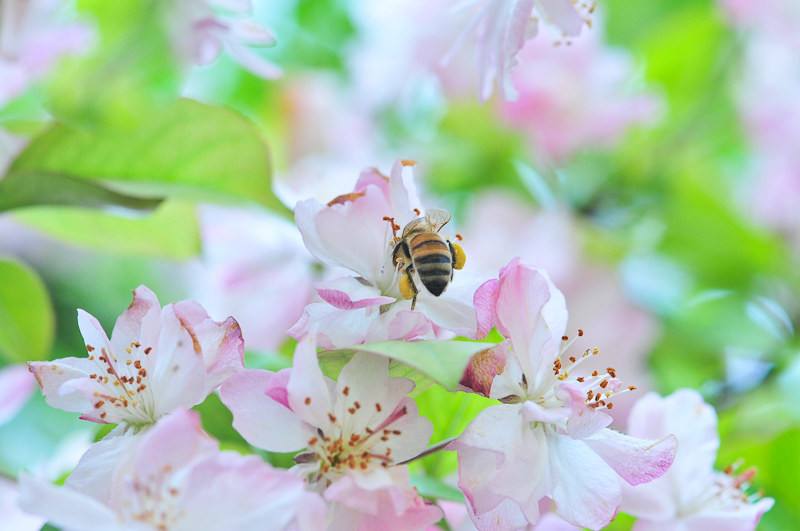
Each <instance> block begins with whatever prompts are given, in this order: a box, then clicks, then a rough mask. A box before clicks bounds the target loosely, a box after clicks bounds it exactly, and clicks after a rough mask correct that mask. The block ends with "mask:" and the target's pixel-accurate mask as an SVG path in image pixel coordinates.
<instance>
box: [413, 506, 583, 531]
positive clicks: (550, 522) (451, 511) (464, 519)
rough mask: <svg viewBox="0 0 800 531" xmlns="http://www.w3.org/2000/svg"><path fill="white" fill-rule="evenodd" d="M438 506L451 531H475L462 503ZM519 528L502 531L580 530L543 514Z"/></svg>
mask: <svg viewBox="0 0 800 531" xmlns="http://www.w3.org/2000/svg"><path fill="white" fill-rule="evenodd" d="M439 506H440V507H441V508H442V510H443V511H444V515H445V516H444V518H445V521H446V522H447V525H448V526H450V529H451V530H452V531H476V530H477V528H476V527H475V524H473V522H472V520H471V519H470V516H469V508H468V507H467V506H466V505H464V504H463V503H458V502H451V501H440V502H439ZM494 523H495V524H506V523H510V522H494ZM519 523H520V527H517V528H514V527H513V524H512V526H509V527H503V530H504V531H580V528H578V527H575V526H574V525H571V524H568V523H567V522H565V521H564V520H563V519H562V518H559V517H558V516H557V515H556V514H555V513H549V512H543V513H542V517H541V518H540V519H539V521H538V522H537V523H536V525H534V526H531V525H529V524H528V522H527V520H525V521H524V522H519ZM435 529H438V528H431V529H430V530H429V531H434V530H435Z"/></svg>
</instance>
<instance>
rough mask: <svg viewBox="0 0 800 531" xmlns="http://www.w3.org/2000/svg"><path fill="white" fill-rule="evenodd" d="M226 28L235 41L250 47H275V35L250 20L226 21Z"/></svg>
mask: <svg viewBox="0 0 800 531" xmlns="http://www.w3.org/2000/svg"><path fill="white" fill-rule="evenodd" d="M225 23H226V24H227V26H228V27H229V28H230V29H231V32H232V33H233V35H234V36H235V37H236V39H237V40H238V41H239V42H241V43H243V44H248V45H250V46H275V43H276V39H275V34H274V33H273V32H272V31H271V30H270V29H269V28H266V27H264V26H262V25H261V24H258V23H256V22H255V21H253V20H251V19H227V20H225Z"/></svg>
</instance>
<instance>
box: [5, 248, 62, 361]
mask: <svg viewBox="0 0 800 531" xmlns="http://www.w3.org/2000/svg"><path fill="white" fill-rule="evenodd" d="M53 333H54V322H53V309H52V307H51V305H50V296H49V295H48V293H47V289H46V288H45V286H44V284H43V283H42V281H41V280H40V279H39V277H38V276H37V275H36V273H35V272H34V271H33V270H32V269H30V268H29V267H27V266H26V265H23V264H21V263H20V262H17V261H14V260H9V259H0V359H5V360H6V361H8V362H15V363H20V362H24V361H26V360H41V359H46V358H47V355H48V354H49V353H50V346H51V344H52V342H53Z"/></svg>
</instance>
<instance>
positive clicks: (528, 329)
mask: <svg viewBox="0 0 800 531" xmlns="http://www.w3.org/2000/svg"><path fill="white" fill-rule="evenodd" d="M475 300H476V306H477V310H478V320H479V323H481V326H484V327H486V326H491V325H494V326H496V327H497V328H498V330H499V331H500V332H501V333H502V334H503V336H504V337H506V338H508V339H507V341H508V343H507V344H506V345H505V346H504V348H503V349H502V350H500V351H499V352H498V355H500V356H502V357H503V365H504V368H503V370H502V372H500V373H499V374H497V375H496V376H495V377H494V380H493V382H492V384H491V388H490V392H489V396H490V397H491V398H495V399H497V400H499V401H500V402H502V403H501V404H500V405H497V406H493V407H490V408H488V409H486V410H484V411H482V412H481V413H480V414H479V415H478V417H477V418H476V419H475V420H474V421H473V422H472V424H470V426H469V427H468V428H467V429H466V431H465V432H464V434H462V435H461V437H459V439H458V440H457V441H456V443H455V444H454V445H455V447H456V449H457V451H458V457H459V465H460V469H459V487H460V488H461V489H462V490H463V491H464V494H465V496H466V498H467V502H468V504H469V508H470V511H471V513H472V515H473V521H474V522H475V524H476V526H477V527H478V528H479V529H493V528H495V527H493V526H495V523H496V522H506V524H503V525H502V526H501V527H503V528H506V527H508V528H525V527H526V526H527V525H529V524H534V523H536V522H537V521H538V520H539V517H540V507H539V504H540V502H541V501H542V500H544V499H548V498H549V499H551V500H552V501H553V503H554V512H555V513H556V514H557V515H558V516H560V517H561V518H563V519H564V520H565V521H567V522H568V523H570V524H573V525H576V526H581V527H589V528H591V529H599V528H601V527H603V526H604V525H606V524H607V523H608V522H609V521H610V520H611V519H612V518H613V516H614V514H615V513H616V511H617V509H618V507H619V505H620V503H621V500H622V484H623V480H624V482H627V483H628V484H630V485H639V484H642V483H647V482H649V481H652V480H653V479H655V478H657V477H660V476H661V475H662V474H664V472H665V471H666V470H667V469H668V468H669V466H670V465H671V463H672V459H673V458H674V455H675V445H676V441H675V438H674V437H671V436H668V435H667V436H664V437H662V438H661V439H659V440H646V439H639V438H634V437H629V436H627V435H623V434H621V433H618V432H616V431H614V430H611V429H608V428H607V426H608V425H609V424H610V423H611V420H612V419H611V417H610V416H609V415H607V414H606V413H605V411H607V410H609V409H611V408H612V407H613V402H612V398H614V397H616V396H617V395H620V394H622V393H625V392H627V391H628V390H629V388H626V387H625V386H624V385H622V383H621V382H620V380H619V379H618V378H617V374H616V371H614V370H613V369H608V370H607V371H604V372H602V373H600V372H599V371H596V372H594V373H590V374H586V375H584V376H581V375H580V374H581V372H577V369H578V367H579V366H580V365H581V364H582V363H583V362H584V360H586V359H589V358H591V357H593V356H595V355H596V354H597V350H596V349H587V350H586V351H585V352H583V353H578V354H575V355H570V354H569V352H568V350H569V347H570V345H571V343H570V342H568V341H566V340H564V339H563V338H564V337H565V336H564V331H565V329H566V324H567V311H566V305H565V302H564V297H563V295H562V294H561V293H560V292H559V291H558V290H557V289H556V288H555V286H553V284H552V283H551V281H550V280H549V278H548V277H547V276H546V275H544V274H542V273H541V272H539V271H538V270H536V269H533V268H530V267H527V266H524V265H522V264H520V262H519V261H518V260H513V261H512V262H511V263H509V264H508V265H507V266H506V267H505V268H504V269H503V270H502V271H501V272H500V277H499V279H496V280H490V281H489V282H487V283H486V284H484V285H483V286H481V288H480V289H479V290H478V292H476V294H475Z"/></svg>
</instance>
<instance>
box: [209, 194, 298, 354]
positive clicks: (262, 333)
mask: <svg viewBox="0 0 800 531" xmlns="http://www.w3.org/2000/svg"><path fill="white" fill-rule="evenodd" d="M200 225H201V230H202V238H203V262H202V264H200V266H199V268H198V270H197V273H198V274H197V275H196V277H195V282H194V285H195V293H196V296H197V298H198V300H200V301H202V302H203V305H204V306H205V307H206V308H208V310H209V312H211V313H212V314H214V315H236V319H237V321H238V322H239V324H240V325H241V327H242V333H243V335H244V337H246V338H247V346H248V348H251V349H258V350H267V351H270V350H275V349H277V348H278V347H279V346H280V345H281V344H282V343H283V342H284V340H286V339H287V337H288V336H287V333H286V331H287V329H288V328H289V327H290V326H291V325H292V324H293V323H295V322H296V321H297V319H299V318H300V316H301V315H302V313H303V308H305V306H306V304H307V303H308V302H310V300H311V296H312V293H313V288H312V281H313V270H312V268H313V263H312V257H311V255H310V254H308V252H307V251H306V249H305V247H303V242H302V240H301V238H300V233H299V232H297V228H296V227H295V226H294V225H292V224H291V223H289V222H287V221H285V220H283V219H280V218H278V217H277V216H275V215H272V214H269V213H266V212H261V211H258V210H245V209H233V208H223V207H212V206H205V207H203V208H202V210H201V212H200Z"/></svg>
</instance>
